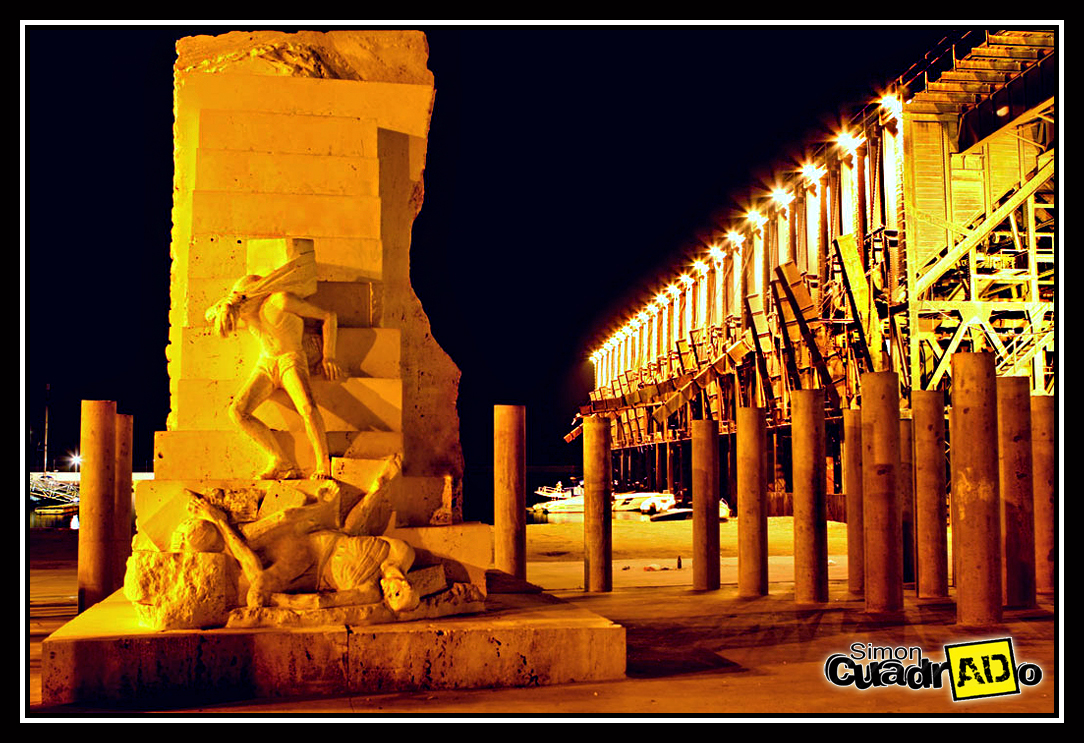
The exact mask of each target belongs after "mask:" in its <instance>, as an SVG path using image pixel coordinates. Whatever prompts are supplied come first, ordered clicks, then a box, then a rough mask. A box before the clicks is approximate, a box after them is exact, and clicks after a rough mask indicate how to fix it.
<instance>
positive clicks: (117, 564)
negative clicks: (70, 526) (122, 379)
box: [113, 413, 133, 591]
mask: <svg viewBox="0 0 1084 743" xmlns="http://www.w3.org/2000/svg"><path fill="white" fill-rule="evenodd" d="M132 432H133V418H132V416H130V415H125V414H123V413H118V414H117V420H116V424H115V444H114V454H113V473H114V474H113V590H114V591H115V590H117V589H118V588H121V587H123V586H124V571H125V570H126V568H127V565H128V556H129V555H131V554H132Z"/></svg>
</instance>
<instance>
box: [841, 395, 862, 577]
mask: <svg viewBox="0 0 1084 743" xmlns="http://www.w3.org/2000/svg"><path fill="white" fill-rule="evenodd" d="M843 493H844V494H845V496H846V498H847V590H849V591H850V592H851V593H852V594H855V595H856V596H861V595H862V593H863V592H864V591H865V576H866V565H865V562H866V557H865V555H866V550H865V544H864V542H865V535H864V531H863V522H862V411H861V410H859V409H857V408H855V409H853V410H844V411H843Z"/></svg>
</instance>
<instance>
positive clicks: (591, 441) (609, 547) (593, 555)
mask: <svg viewBox="0 0 1084 743" xmlns="http://www.w3.org/2000/svg"><path fill="white" fill-rule="evenodd" d="M612 481H613V473H612V472H611V471H610V421H609V419H607V418H604V417H602V416H598V415H592V416H588V417H587V418H584V420H583V496H584V497H583V587H584V590H586V591H611V590H613V541H612V540H613V535H612V531H611V529H612V523H611V521H610V519H611V509H612V504H611V503H610V496H611V492H612V484H611V483H612Z"/></svg>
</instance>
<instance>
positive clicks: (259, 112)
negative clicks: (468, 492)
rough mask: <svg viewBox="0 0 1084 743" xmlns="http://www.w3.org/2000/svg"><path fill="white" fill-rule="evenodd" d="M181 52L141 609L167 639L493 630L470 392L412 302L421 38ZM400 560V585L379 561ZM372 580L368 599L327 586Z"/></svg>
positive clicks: (339, 39) (253, 39)
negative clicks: (430, 623) (463, 392)
mask: <svg viewBox="0 0 1084 743" xmlns="http://www.w3.org/2000/svg"><path fill="white" fill-rule="evenodd" d="M177 51H178V59H177V63H176V66H175V86H174V92H175V99H174V108H175V127H174V139H175V155H174V156H175V179H174V205H173V237H172V258H173V265H172V271H171V279H170V281H171V284H170V285H171V305H170V332H169V346H168V348H167V352H166V355H167V359H168V368H169V378H170V414H169V419H168V422H167V430H166V431H162V432H159V433H158V434H156V437H155V467H154V469H155V479H154V480H153V481H148V482H146V483H141V484H140V487H139V488H138V489H137V493H136V514H137V536H136V540H135V543H134V545H133V547H134V549H133V555H132V557H131V559H130V561H129V566H128V574H127V576H126V583H125V591H126V595H127V596H128V598H129V599H130V600H132V601H133V602H135V603H136V604H137V606H138V610H139V613H140V616H141V618H142V619H143V621H144V622H146V623H147V624H148V626H151V627H154V628H156V629H178V628H188V627H209V626H222V625H228V626H230V627H235V626H280V625H290V626H296V625H298V624H304V625H318V624H323V623H335V622H338V621H341V620H342V617H344V616H347V615H349V617H350V618H351V619H350V621H351V622H352V623H370V622H379V621H394V620H396V619H410V618H417V617H421V616H424V617H432V616H439V615H442V614H447V613H458V612H461V611H462V612H473V611H479V610H481V608H482V600H483V599H484V592H485V581H484V570H485V568H486V567H487V566H488V564H489V557H490V555H489V550H490V546H489V545H490V536H489V533H488V528H487V527H485V526H484V525H477V524H463V523H462V507H461V496H460V493H461V482H462V474H463V462H462V454H461V450H460V446H459V430H458V428H459V422H458V415H457V412H456V405H455V401H456V394H457V389H458V383H459V371H458V369H457V368H456V367H455V365H454V363H453V362H452V361H451V360H450V359H449V358H448V356H447V354H445V353H444V351H443V350H442V349H441V348H440V346H439V345H438V344H437V342H436V341H435V340H434V339H433V337H432V335H431V333H430V330H429V322H428V319H427V318H426V316H425V314H424V312H423V310H422V308H421V304H420V302H419V300H418V298H417V296H416V295H415V294H414V292H413V290H412V289H411V286H410V262H409V258H410V229H411V224H412V221H413V219H414V217H415V216H416V214H417V213H418V210H419V209H420V208H421V200H422V192H423V187H422V173H423V170H424V166H425V153H426V137H427V134H428V128H429V118H430V113H431V110H432V106H433V96H434V89H433V79H432V74H431V73H430V72H429V70H428V69H427V67H426V63H427V54H426V53H427V49H426V43H425V38H424V36H423V35H422V34H420V33H417V32H399V31H378V32H349V31H344V32H331V33H326V34H321V33H312V32H302V33H298V34H284V33H278V32H258V33H241V32H234V33H227V34H224V35H222V36H216V37H203V36H201V37H194V38H187V39H182V40H181V41H180V42H178V44H177ZM362 544H364V545H368V547H366V548H364V549H362V548H359V547H358V545H362ZM348 545H349V547H348ZM389 549H390V553H391V554H392V555H393V556H394V559H393V558H392V557H387V558H385V559H387V560H392V562H394V563H395V564H394V565H383V563H384V562H385V559H381V560H375V557H374V556H373V554H376V553H380V554H383V553H387V552H389ZM371 552H372V553H373V554H370V553H371ZM347 554H352V555H355V563H356V565H353V566H351V567H349V568H347V567H343V566H344V565H345V564H346V563H347V562H349V560H348V559H347V558H346V557H345V555H347ZM374 560H375V562H373V561H374ZM367 561H368V562H373V564H372V565H369V564H368V562H367ZM334 566H338V567H337V568H335V569H332V568H333V567H334ZM366 566H367V567H366ZM362 567H365V569H366V570H368V569H369V568H372V571H375V572H374V573H373V575H374V576H376V577H373V576H370V577H369V578H368V579H366V580H367V581H368V583H366V585H365V586H360V585H351V586H349V587H348V588H347V587H343V586H342V585H333V584H335V583H336V581H335V580H333V579H332V578H331V576H332V574H333V573H334V574H336V575H340V578H341V574H344V573H346V572H350V571H351V570H354V569H359V570H360V569H362ZM385 568H386V569H385ZM411 568H414V570H413V571H411ZM372 571H370V572H372ZM363 572H364V570H363ZM400 573H401V574H400ZM415 573H416V575H415ZM378 574H379V575H378ZM171 575H172V576H174V577H175V580H174V583H178V582H179V584H178V585H171V584H170V581H169V579H168V576H171ZM181 576H186V577H188V578H189V579H190V580H189V581H188V583H189V584H190V585H189V588H187V589H186V588H185V582H184V581H181V580H180V577H181ZM192 576H202V577H200V578H199V579H198V580H194V579H191V578H192ZM426 592H428V593H426ZM212 597H213V599H212ZM363 606H364V607H367V608H365V609H364V610H363V609H361V608H358V607H363ZM346 607H354V608H352V609H350V610H349V611H347V609H346Z"/></svg>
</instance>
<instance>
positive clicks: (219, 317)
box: [204, 274, 262, 338]
mask: <svg viewBox="0 0 1084 743" xmlns="http://www.w3.org/2000/svg"><path fill="white" fill-rule="evenodd" d="M261 278H262V277H261V276H257V275H256V274H249V275H247V276H242V277H241V278H239V279H238V280H237V281H236V282H234V284H233V288H231V289H230V293H229V294H227V295H226V296H225V297H223V298H222V299H220V300H218V301H217V302H215V303H214V304H213V305H211V306H210V307H209V308H208V309H207V312H206V313H204V317H206V318H207V321H208V322H210V323H211V325H212V327H214V330H215V333H216V334H217V335H219V336H221V337H223V338H225V337H226V336H228V335H229V334H230V333H232V332H233V331H235V330H236V329H237V320H238V318H239V317H240V316H241V314H242V312H244V311H245V309H246V307H245V304H246V302H248V300H249V297H248V291H249V289H251V288H252V287H253V286H254V285H255V284H256V283H257V282H258V281H259V280H260V279H261Z"/></svg>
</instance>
